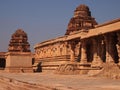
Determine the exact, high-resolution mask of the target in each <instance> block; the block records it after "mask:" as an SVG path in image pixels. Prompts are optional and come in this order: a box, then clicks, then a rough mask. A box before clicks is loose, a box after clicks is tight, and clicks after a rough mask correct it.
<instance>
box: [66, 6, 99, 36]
mask: <svg viewBox="0 0 120 90" xmlns="http://www.w3.org/2000/svg"><path fill="white" fill-rule="evenodd" d="M95 25H97V22H96V21H95V19H94V18H93V17H92V16H91V11H90V10H89V7H88V6H86V5H84V4H81V5H79V6H78V7H77V8H76V9H75V11H74V16H73V17H72V18H71V19H70V21H69V23H68V27H67V31H66V33H65V35H69V34H70V33H72V32H74V31H79V30H89V29H91V28H94V27H95Z"/></svg>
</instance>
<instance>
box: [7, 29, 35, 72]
mask: <svg viewBox="0 0 120 90" xmlns="http://www.w3.org/2000/svg"><path fill="white" fill-rule="evenodd" d="M27 40H28V38H27V34H26V33H25V32H24V31H23V30H21V29H18V30H16V32H15V33H14V34H12V37H11V40H10V44H9V48H8V52H7V53H6V68H5V71H7V72H12V73H24V72H33V69H32V53H31V52H30V44H29V43H28V41H27Z"/></svg>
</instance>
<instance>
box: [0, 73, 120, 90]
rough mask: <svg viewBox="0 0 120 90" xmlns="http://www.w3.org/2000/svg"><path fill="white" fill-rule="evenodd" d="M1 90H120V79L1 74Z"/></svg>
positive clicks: (43, 74) (46, 74)
mask: <svg viewBox="0 0 120 90" xmlns="http://www.w3.org/2000/svg"><path fill="white" fill-rule="evenodd" d="M0 90H120V79H107V78H102V77H101V78H99V77H90V76H87V75H57V74H52V73H21V74H18V73H5V72H0Z"/></svg>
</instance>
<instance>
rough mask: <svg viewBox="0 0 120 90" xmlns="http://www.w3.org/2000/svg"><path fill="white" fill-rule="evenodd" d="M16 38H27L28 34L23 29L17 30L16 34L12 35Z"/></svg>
mask: <svg viewBox="0 0 120 90" xmlns="http://www.w3.org/2000/svg"><path fill="white" fill-rule="evenodd" d="M14 36H15V37H16V36H23V37H27V34H26V33H25V32H24V31H23V30H22V29H17V30H16V31H15V33H13V34H12V37H14Z"/></svg>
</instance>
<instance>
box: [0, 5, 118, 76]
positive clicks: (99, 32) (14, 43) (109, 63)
mask: <svg viewBox="0 0 120 90" xmlns="http://www.w3.org/2000/svg"><path fill="white" fill-rule="evenodd" d="M16 32H19V33H20V34H18V33H14V34H13V35H12V38H11V40H10V44H9V48H8V52H7V53H6V54H5V52H1V53H0V56H1V59H0V63H2V64H0V67H1V68H3V70H4V69H5V70H9V72H10V70H11V72H19V71H24V72H53V73H57V74H90V75H98V74H99V75H106V76H108V75H107V74H105V72H109V73H108V74H109V75H110V76H112V75H113V74H115V75H116V76H117V77H120V76H119V75H120V70H119V68H120V19H115V20H112V21H109V22H106V23H103V24H98V23H97V22H96V20H95V18H94V17H92V15H91V11H90V9H89V7H88V6H86V5H84V4H82V5H79V6H78V7H77V8H76V9H75V11H74V15H73V17H72V18H71V19H70V21H69V23H68V27H67V30H66V32H65V35H63V36H61V37H57V38H53V39H50V40H46V41H43V42H40V43H38V44H36V45H35V46H34V49H35V52H34V54H32V55H31V53H30V49H29V47H30V45H29V43H28V42H27V34H26V33H25V32H24V31H23V30H17V31H16ZM13 55H15V56H16V55H18V56H19V57H20V58H22V59H21V60H20V62H19V60H17V59H16V58H8V57H10V56H11V57H12V56H13ZM24 55H26V56H27V55H28V59H26V57H25V56H24ZM6 57H7V58H6ZM31 58H32V59H31ZM23 59H24V60H23ZM9 61H11V62H12V61H13V62H12V63H9ZM18 62H19V63H21V64H20V65H19V66H18V67H17V65H16V64H17V63H18ZM23 62H24V63H25V64H24V65H23V64H22V63H23ZM31 65H32V66H31ZM13 67H14V68H13ZM110 67H113V70H111V69H110ZM11 68H12V69H11ZM21 68H22V69H21Z"/></svg>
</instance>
